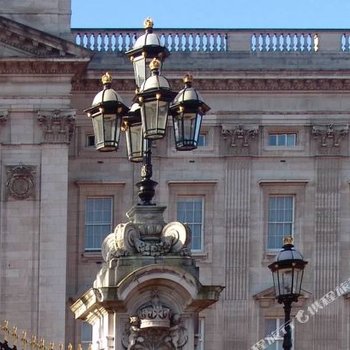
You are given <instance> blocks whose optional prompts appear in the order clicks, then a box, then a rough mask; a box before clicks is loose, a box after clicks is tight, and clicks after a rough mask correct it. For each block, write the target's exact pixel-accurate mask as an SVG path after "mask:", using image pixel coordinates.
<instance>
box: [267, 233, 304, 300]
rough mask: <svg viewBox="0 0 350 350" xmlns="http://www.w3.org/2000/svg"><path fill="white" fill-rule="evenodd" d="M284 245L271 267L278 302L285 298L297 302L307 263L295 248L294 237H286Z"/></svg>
mask: <svg viewBox="0 0 350 350" xmlns="http://www.w3.org/2000/svg"><path fill="white" fill-rule="evenodd" d="M283 243H284V245H283V247H282V250H281V251H280V252H279V253H278V255H277V257H276V261H275V262H273V263H272V264H270V265H269V269H270V270H271V271H272V277H273V283H274V287H275V293H276V298H277V299H278V301H279V302H283V300H284V299H285V298H289V299H291V300H292V301H297V300H298V297H299V296H300V291H301V284H302V281H303V275H304V268H305V265H306V264H307V261H305V260H304V259H303V256H302V255H301V253H300V252H299V251H297V250H296V249H295V248H294V245H293V238H292V237H286V238H285V239H284V242H283Z"/></svg>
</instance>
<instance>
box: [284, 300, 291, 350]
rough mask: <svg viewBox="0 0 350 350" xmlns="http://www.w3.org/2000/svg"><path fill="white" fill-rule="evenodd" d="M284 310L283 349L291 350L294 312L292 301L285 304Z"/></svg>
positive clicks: (286, 301)
mask: <svg viewBox="0 0 350 350" xmlns="http://www.w3.org/2000/svg"><path fill="white" fill-rule="evenodd" d="M283 309H284V325H285V326H284V332H285V333H284V336H283V345H282V346H283V349H284V350H291V349H292V328H291V326H290V323H291V319H290V314H291V311H292V300H291V299H288V300H285V301H284V302H283Z"/></svg>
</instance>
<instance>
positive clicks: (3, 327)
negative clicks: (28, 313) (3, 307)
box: [0, 320, 9, 332]
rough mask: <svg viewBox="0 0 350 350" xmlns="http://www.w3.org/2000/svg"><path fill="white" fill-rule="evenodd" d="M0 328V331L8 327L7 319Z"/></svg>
mask: <svg viewBox="0 0 350 350" xmlns="http://www.w3.org/2000/svg"><path fill="white" fill-rule="evenodd" d="M0 329H1V330H2V331H5V332H7V331H8V329H9V321H7V320H5V321H3V322H2V325H1V328H0Z"/></svg>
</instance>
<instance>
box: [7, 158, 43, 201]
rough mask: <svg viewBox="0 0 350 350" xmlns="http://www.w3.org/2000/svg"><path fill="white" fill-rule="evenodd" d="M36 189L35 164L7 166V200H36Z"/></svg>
mask: <svg viewBox="0 0 350 350" xmlns="http://www.w3.org/2000/svg"><path fill="white" fill-rule="evenodd" d="M35 190H36V167H35V166H31V165H23V164H21V165H15V166H7V167H6V190H5V199H6V200H11V199H12V200H28V199H31V200H34V199H35Z"/></svg>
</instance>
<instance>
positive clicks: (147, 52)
mask: <svg viewBox="0 0 350 350" xmlns="http://www.w3.org/2000/svg"><path fill="white" fill-rule="evenodd" d="M144 27H145V30H146V32H145V34H144V35H142V36H140V37H139V38H138V39H137V40H136V42H135V44H134V46H133V48H132V49H131V50H130V51H128V52H126V54H127V55H128V57H129V58H130V60H131V62H132V64H133V67H134V74H135V81H136V85H137V86H138V88H140V87H141V85H142V84H143V83H144V82H145V80H146V79H147V78H148V77H149V76H150V70H149V64H150V63H151V61H152V60H153V59H154V58H157V59H158V60H159V62H160V66H159V71H161V68H162V64H163V61H164V59H165V58H166V57H167V56H169V51H168V49H167V48H165V47H164V46H162V45H161V44H160V41H159V38H158V36H157V35H156V34H154V33H153V21H152V19H150V18H147V19H146V20H145V22H144Z"/></svg>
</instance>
